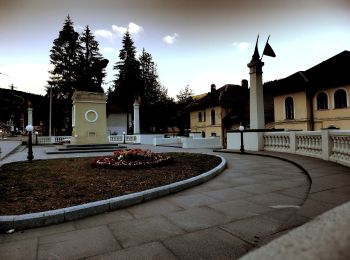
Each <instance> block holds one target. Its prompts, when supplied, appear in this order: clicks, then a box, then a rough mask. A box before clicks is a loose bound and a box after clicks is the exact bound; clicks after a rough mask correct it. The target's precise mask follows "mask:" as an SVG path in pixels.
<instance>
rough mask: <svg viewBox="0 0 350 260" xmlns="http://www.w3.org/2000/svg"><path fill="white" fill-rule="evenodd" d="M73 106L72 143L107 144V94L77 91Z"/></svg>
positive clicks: (74, 95)
mask: <svg viewBox="0 0 350 260" xmlns="http://www.w3.org/2000/svg"><path fill="white" fill-rule="evenodd" d="M72 99H73V108H72V127H73V132H72V137H73V138H72V141H71V143H72V144H106V143H108V137H107V119H106V100H107V98H106V95H105V94H104V93H97V92H85V91H75V92H74V94H73V97H72Z"/></svg>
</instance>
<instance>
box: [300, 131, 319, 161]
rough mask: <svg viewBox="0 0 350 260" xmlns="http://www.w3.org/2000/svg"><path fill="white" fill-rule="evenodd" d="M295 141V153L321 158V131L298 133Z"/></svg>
mask: <svg viewBox="0 0 350 260" xmlns="http://www.w3.org/2000/svg"><path fill="white" fill-rule="evenodd" d="M295 139H296V153H298V154H302V155H306V156H312V157H316V158H322V133H321V131H304V132H298V133H296V136H295Z"/></svg>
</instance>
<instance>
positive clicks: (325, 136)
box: [321, 129, 331, 161]
mask: <svg viewBox="0 0 350 260" xmlns="http://www.w3.org/2000/svg"><path fill="white" fill-rule="evenodd" d="M321 136H322V159H323V160H325V161H329V156H330V154H331V146H330V145H329V144H330V142H329V130H328V129H322V130H321Z"/></svg>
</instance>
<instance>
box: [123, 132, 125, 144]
mask: <svg viewBox="0 0 350 260" xmlns="http://www.w3.org/2000/svg"><path fill="white" fill-rule="evenodd" d="M123 137H124V138H123V139H124V144H125V132H123Z"/></svg>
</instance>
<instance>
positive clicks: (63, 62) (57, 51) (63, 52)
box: [47, 15, 81, 132]
mask: <svg viewBox="0 0 350 260" xmlns="http://www.w3.org/2000/svg"><path fill="white" fill-rule="evenodd" d="M80 48H81V47H80V45H79V34H78V33H77V32H76V31H75V30H74V27H73V21H72V20H71V18H70V17H69V15H68V16H67V18H66V20H65V22H64V25H63V28H62V30H61V31H60V32H59V36H58V38H56V39H55V40H54V42H53V47H52V49H51V50H50V63H51V64H52V65H53V67H54V68H53V70H52V71H49V73H50V74H51V76H50V80H49V81H48V84H49V88H48V90H47V91H48V93H49V91H50V89H51V91H52V97H53V98H52V100H53V111H54V117H53V125H54V126H55V127H57V128H58V129H59V130H61V129H66V130H67V131H68V132H70V129H71V104H72V101H71V97H72V95H73V92H74V90H75V89H76V87H77V77H78V66H79V59H78V55H79V52H80Z"/></svg>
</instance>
